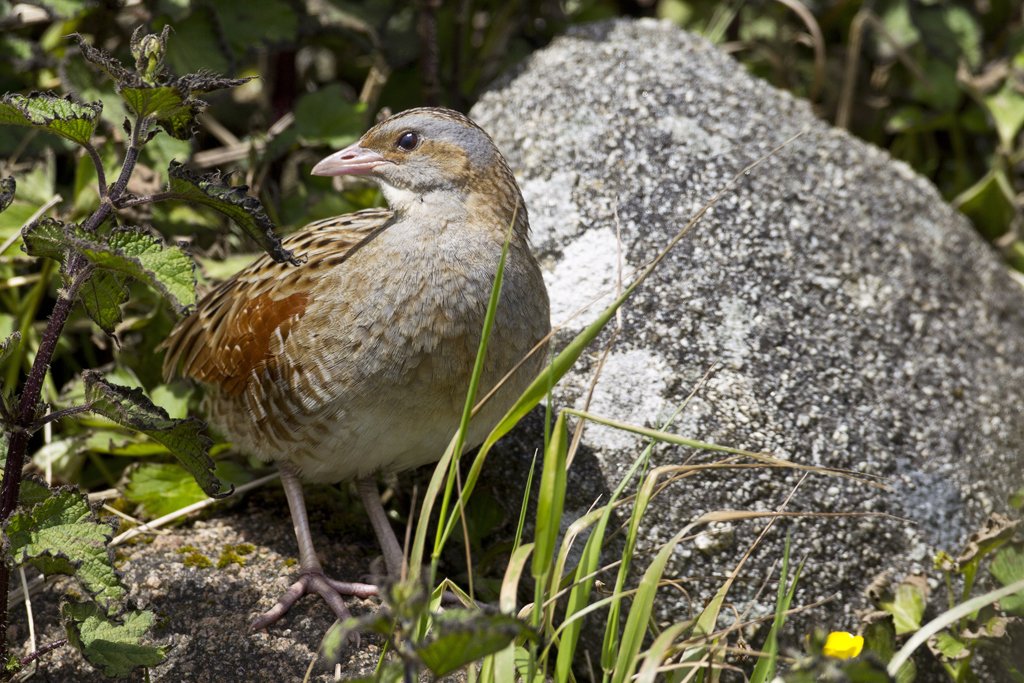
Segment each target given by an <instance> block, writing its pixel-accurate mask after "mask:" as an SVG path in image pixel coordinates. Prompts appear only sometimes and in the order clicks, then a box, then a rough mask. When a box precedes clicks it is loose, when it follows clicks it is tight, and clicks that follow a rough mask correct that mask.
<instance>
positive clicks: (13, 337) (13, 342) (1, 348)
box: [0, 331, 21, 363]
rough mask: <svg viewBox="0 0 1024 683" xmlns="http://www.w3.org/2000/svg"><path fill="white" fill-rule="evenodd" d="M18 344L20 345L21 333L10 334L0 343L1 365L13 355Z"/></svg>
mask: <svg viewBox="0 0 1024 683" xmlns="http://www.w3.org/2000/svg"><path fill="white" fill-rule="evenodd" d="M19 343H21V332H18V331H14V332H11V334H9V335H8V336H7V338H6V339H4V340H3V341H2V342H0V363H3V362H4V361H5V360H7V358H8V357H9V356H10V355H11V354H12V353H14V350H15V349H17V348H18V344H19Z"/></svg>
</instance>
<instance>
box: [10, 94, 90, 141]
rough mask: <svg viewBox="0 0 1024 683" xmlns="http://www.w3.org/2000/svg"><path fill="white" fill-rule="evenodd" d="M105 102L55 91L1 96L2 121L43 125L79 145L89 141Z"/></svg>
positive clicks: (13, 123)
mask: <svg viewBox="0 0 1024 683" xmlns="http://www.w3.org/2000/svg"><path fill="white" fill-rule="evenodd" d="M101 111H103V105H102V104H100V103H99V102H92V103H88V104H83V103H81V102H76V101H74V100H73V99H71V97H70V96H68V97H63V98H62V97H57V96H56V95H54V94H52V93H32V94H31V95H19V94H17V93H9V94H7V95H4V96H3V97H0V124H8V125H13V126H32V127H35V128H42V129H44V130H46V131H49V132H51V133H54V134H56V135H59V136H61V137H62V138H65V139H67V140H71V141H72V142H76V143H78V144H79V145H86V144H89V141H90V140H91V139H92V134H93V132H94V131H95V130H96V123H97V122H98V121H99V115H100V112H101Z"/></svg>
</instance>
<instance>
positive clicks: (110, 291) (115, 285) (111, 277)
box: [78, 270, 128, 335]
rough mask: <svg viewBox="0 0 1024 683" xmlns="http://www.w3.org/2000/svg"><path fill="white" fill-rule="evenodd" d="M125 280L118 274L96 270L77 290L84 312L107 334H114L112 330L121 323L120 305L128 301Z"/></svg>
mask: <svg viewBox="0 0 1024 683" xmlns="http://www.w3.org/2000/svg"><path fill="white" fill-rule="evenodd" d="M126 279H127V278H125V276H123V275H120V274H118V273H111V272H110V271H106V270H96V271H93V273H92V275H90V276H89V279H88V280H86V281H85V284H83V285H82V288H81V289H79V290H78V298H79V300H80V301H81V302H82V307H83V308H84V309H85V312H86V313H87V314H88V315H89V317H90V318H92V321H93V322H94V323H96V324H97V325H99V327H100V329H101V330H103V331H104V332H106V333H107V334H111V335H112V334H114V328H115V327H117V324H118V323H119V322H121V304H123V303H124V302H126V301H128V288H127V287H126V286H125V280H126Z"/></svg>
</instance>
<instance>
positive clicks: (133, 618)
mask: <svg viewBox="0 0 1024 683" xmlns="http://www.w3.org/2000/svg"><path fill="white" fill-rule="evenodd" d="M60 612H61V616H62V617H63V619H64V623H65V627H66V628H67V631H68V639H69V640H70V641H71V643H72V644H73V645H74V646H75V647H77V648H78V649H79V650H80V651H81V652H82V654H83V655H84V656H85V658H86V660H88V662H89V663H90V664H92V665H93V666H95V667H96V668H98V669H100V670H102V671H103V673H104V675H106V676H110V677H117V678H124V677H127V676H128V675H129V674H130V673H131V672H132V671H134V670H135V669H137V668H139V667H142V666H146V667H150V666H156V665H157V664H159V663H160V662H162V661H164V659H165V657H166V655H165V653H164V649H163V648H161V647H157V646H154V645H147V644H145V643H143V638H144V637H145V636H146V634H147V632H148V631H149V629H150V628H151V627H152V626H153V622H154V621H155V619H156V617H155V615H154V614H153V612H150V611H141V612H127V613H125V614H124V615H123V617H122V620H121V623H118V622H117V621H115V620H113V619H109V618H107V617H106V616H105V615H104V614H103V613H102V611H100V610H99V608H98V607H97V606H96V605H94V604H92V603H88V602H79V603H76V602H65V603H64V604H62V605H61V609H60Z"/></svg>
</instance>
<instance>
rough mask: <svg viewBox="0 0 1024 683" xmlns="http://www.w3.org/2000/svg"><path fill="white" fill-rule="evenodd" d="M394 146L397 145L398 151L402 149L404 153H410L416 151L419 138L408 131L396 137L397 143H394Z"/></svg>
mask: <svg viewBox="0 0 1024 683" xmlns="http://www.w3.org/2000/svg"><path fill="white" fill-rule="evenodd" d="M395 144H396V145H398V148H399V149H404V150H405V151H406V152H411V151H412V150H414V149H416V147H417V146H418V145H419V144H420V136H419V135H417V134H416V133H413V132H412V131H411V130H410V131H407V132H405V133H402V134H401V135H400V136H399V137H398V142H396V143H395Z"/></svg>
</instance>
